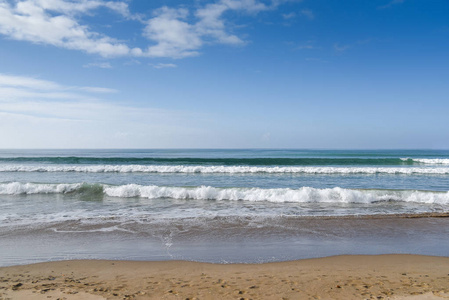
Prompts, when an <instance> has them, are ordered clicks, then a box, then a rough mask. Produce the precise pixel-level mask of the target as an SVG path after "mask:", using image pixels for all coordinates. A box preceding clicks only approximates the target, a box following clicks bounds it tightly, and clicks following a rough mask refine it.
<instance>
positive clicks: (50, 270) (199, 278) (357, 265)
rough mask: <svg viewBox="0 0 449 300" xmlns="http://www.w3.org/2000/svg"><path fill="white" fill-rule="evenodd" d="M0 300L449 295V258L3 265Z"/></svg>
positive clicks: (432, 296)
mask: <svg viewBox="0 0 449 300" xmlns="http://www.w3.org/2000/svg"><path fill="white" fill-rule="evenodd" d="M0 299H2V300H3V299H66V300H70V299H72V300H76V299H87V300H89V299H92V300H94V299H184V300H186V299H410V300H413V299H449V258H448V257H433V256H420V255H404V254H395V255H375V256H362V255H347V256H334V257H327V258H317V259H305V260H298V261H289V262H276V263H265V264H228V265H223V264H210V263H198V262H186V261H162V262H151V261H143V262H138V261H105V260H78V261H60V262H49V263H39V264H32V265H24V266H13V267H3V268H0Z"/></svg>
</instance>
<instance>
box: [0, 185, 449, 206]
mask: <svg viewBox="0 0 449 300" xmlns="http://www.w3.org/2000/svg"><path fill="white" fill-rule="evenodd" d="M76 192H78V193H83V194H85V193H88V194H91V195H97V194H102V195H106V196H109V197H120V198H133V197H141V198H147V199H163V198H170V199H186V200H187V199H191V200H216V201H221V200H228V201H251V202H255V201H268V202H278V203H279V202H281V203H282V202H292V203H362V204H369V203H376V202H386V201H403V202H416V203H427V204H449V192H431V191H414V190H403V191H399V190H398V191H396V190H353V189H344V188H340V187H335V188H326V189H318V188H312V187H301V188H298V189H290V188H277V189H262V188H217V187H212V186H199V187H164V186H155V185H150V186H142V185H137V184H127V185H120V186H110V185H100V184H93V185H89V184H83V183H73V184H44V183H19V182H12V183H2V184H0V194H1V195H20V194H67V193H76Z"/></svg>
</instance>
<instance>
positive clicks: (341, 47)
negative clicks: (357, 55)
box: [334, 43, 351, 52]
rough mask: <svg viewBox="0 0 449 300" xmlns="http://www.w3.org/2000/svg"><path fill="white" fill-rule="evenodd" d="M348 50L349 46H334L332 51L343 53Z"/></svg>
mask: <svg viewBox="0 0 449 300" xmlns="http://www.w3.org/2000/svg"><path fill="white" fill-rule="evenodd" d="M349 48H351V45H341V44H338V43H336V44H334V50H335V51H337V52H344V51H346V50H348V49H349Z"/></svg>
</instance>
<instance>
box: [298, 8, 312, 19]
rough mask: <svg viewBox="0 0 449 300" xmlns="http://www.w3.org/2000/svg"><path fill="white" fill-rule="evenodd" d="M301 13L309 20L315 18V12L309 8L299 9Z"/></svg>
mask: <svg viewBox="0 0 449 300" xmlns="http://www.w3.org/2000/svg"><path fill="white" fill-rule="evenodd" d="M301 15H302V16H304V17H306V18H308V19H309V20H313V19H315V14H314V13H313V11H311V10H310V9H303V10H301Z"/></svg>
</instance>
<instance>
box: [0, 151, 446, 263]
mask: <svg viewBox="0 0 449 300" xmlns="http://www.w3.org/2000/svg"><path fill="white" fill-rule="evenodd" d="M448 191H449V151H446V150H207V149H202V150H185V149H184V150H0V246H2V245H3V246H2V247H1V248H0V250H1V251H3V252H4V253H3V255H2V260H0V265H7V264H16V263H26V262H34V261H42V260H51V259H64V258H122V259H174V258H184V259H194V260H206V261H231V262H232V261H243V262H253V261H271V260H283V259H295V258H303V257H313V256H316V255H332V254H343V253H359V252H363V253H366V251H367V248H366V247H365V248H363V247H362V248H360V249H359V248H357V247H356V248H354V245H358V244H357V243H359V242H361V241H362V240H364V239H368V236H370V235H371V236H376V235H378V234H380V233H381V232H383V231H385V230H386V232H387V233H388V232H390V233H391V232H394V230H391V228H393V229H395V228H396V227H395V225H394V224H393V223H391V218H389V219H388V220H390V221H389V222H390V223H389V224H390V225H389V226H390V227H391V228H390V227H388V226H387V227H385V226H384V227H380V228H379V224H378V223H375V222H377V221H375V220H374V219H372V216H378V217H382V218H383V217H384V216H392V215H396V214H420V213H444V212H447V211H448V210H449V192H448ZM367 216H371V217H369V218H368V217H367ZM329 217H330V218H334V217H342V218H340V219H329ZM347 217H350V220H352V221H348V220H349V219H347ZM354 218H356V219H354ZM357 218H362V219H360V220H365V221H363V222H361V221H359V222H361V223H360V224H359V223H357V224H355V226H356V227H357V228H364V226H365V227H366V228H365V230H355V229H354V228H352V227H348V224H351V222H357V221H354V220H357ZM393 219H394V218H393ZM326 220H327V221H326ZM329 220H333V221H329ZM345 220H346V221H345ZM376 220H379V219H376ZM394 220H396V219H394ZM429 220H430V221H429ZM429 220H427V221H422V220H421V221H415V222H414V223H413V224H411V225H413V226H415V225H416V224H418V223H417V222H424V223H425V224H424V225H423V224H421V225H420V226H421V227H420V228H421V229H419V228H415V229H416V230H414V231H411V233H410V231H407V232H408V233H407V234H408V235H410V234H413V235H415V234H420V235H421V236H422V232H420V230H427V231H426V232H427V234H426V237H425V238H430V239H431V241H427V244H428V245H431V244H432V241H434V240H433V239H435V241H437V240H438V239H439V237H440V236H441V235H442V234H445V232H443V231H444V230H446V229H445V228H447V226H445V225H444V224H445V223H444V222H446V221H445V220H443V221H438V222H442V224H437V225H436V224H435V222H437V221H435V220H434V219H429ZM434 221H435V222H434ZM317 222H318V223H317ZM330 222H337V223H336V224H333V225H331V223H330ZM370 222H371V223H370ZM373 222H374V223H373ZM395 222H396V225H397V224H399V223H401V222H402V223H403V222H407V221H405V220H402V219H401V220H396V221H395ZM398 222H399V223H398ZM432 222H433V223H432ZM368 223H369V224H371V225H372V226H371V225H369V224H368ZM386 223H388V222H386ZM402 223H401V224H402ZM366 224H368V225H366ZM376 224H377V225H376ZM380 224H385V222H381V223H380ZM374 225H375V226H377V228H378V231H377V232H374V231H373V232H370V228H373V226H374ZM401 226H404V227H401ZM413 226H412V228H414V227H413ZM429 226H430V227H429ZM409 227H410V225H407V226H405V225H404V224H402V225H400V226H399V227H397V228H404V230H405V228H409ZM387 228H390V230H387ZM429 228H433V229H432V230H430V234H429V232H428V231H429ZM340 229H341V230H340ZM336 230H337V231H338V230H340V231H338V232H335V231H336ZM323 234H324V235H323ZM396 234H397V235H398V236H396V237H394V238H393V236H394V235H392V237H391V238H392V239H393V240H396V241H399V240H401V239H400V237H402V238H403V237H404V235H402V233H401V232H396ZM404 234H405V233H404ZM347 235H350V236H353V239H352V241H353V242H354V243H353V244H351V242H350V241H349V242H348V243H346V240H344V241H345V244H344V247H343V249H340V248H338V247H337V245H340V246H341V241H342V240H341V239H340V237H341V236H343V237H346V236H347ZM217 236H221V237H222V238H221V239H219V241H217V240H216V237H217ZM326 236H328V238H326ZM387 236H388V235H387ZM336 237H337V238H336ZM379 238H380V239H381V240H382V239H384V238H385V234H383V235H381V236H380V237H379ZM421 238H422V237H421ZM95 240H97V241H101V243H98V242H92V241H95ZM368 240H369V239H368ZM55 241H58V243H56V245H55ZM357 241H358V242H357ZM309 242H310V243H309ZM72 243H76V245H80V244H81V245H84V247H81V248H79V247H75V246H74V245H73V244H72ZM86 243H87V244H86ZM242 243H243V244H245V245H246V244H248V247H249V248H250V249H252V250H251V251H247V252H245V251H243V252H242V251H240V252H236V251H234V250H235V248H236V247H238V245H240V246H241V245H242ZM327 243H329V244H330V246H329V245H328V246H327V248H326V246H325V245H326V244H327ZM364 243H365V245H367V244H369V243H367V242H366V241H365V242H364ZM47 244H52V245H53V246H52V247H51V248H49V247H47V246H46V245H47ZM130 244H133V245H134V246H135V247H131V246H130ZM219 244H220V245H221V246H220V249H224V250H221V251H218V250H217V249H216V247H215V246H216V245H219ZM318 244H319V245H320V246H319V247H321V248H320V249H321V252H319V251H317V249H316V247H318ZM393 244H394V245H396V246H394V247H393V246H388V243H386V246H385V247H386V248H383V247H382V245H380V246H379V244H378V243H377V245H378V248H379V247H380V249H379V250H378V251H377V252H376V251H374V253H384V252H388V253H390V252H398V251H401V249H402V248H401V246H400V245H399V244H397V243H393ZM393 244H392V245H393ZM212 245H213V246H212ZM257 245H258V246H257ZM269 245H271V246H272V248H270V246H269ZM305 245H308V246H305ZM323 245H324V246H323ZM351 245H352V246H351ZM417 245H418V244H417ZM203 246H204V247H203ZM256 246H257V247H258V250H257V251H258V252H257V251H256V250H254V248H255V247H256ZM309 246H310V247H309ZM409 246H410V247H411V248H410V247H409V249H414V248H413V245H411V244H410V243H409ZM18 247H19V248H20V251H18V250H17V248H18ZM103 247H106V248H107V249H104V248H103ZM177 247H178V248H177ZM298 247H299V248H298ZM322 247H324V248H322ZM332 247H334V248H335V247H336V248H337V249H340V250H341V251H340V250H339V251H331V250H330V249H331V248H332ZM416 247H417V248H416ZM416 247H415V248H416V249H418V250H414V251H412V252H414V253H429V254H436V255H447V253H446V248H444V245H443V246H438V247H437V246H435V247H433V248H432V250H431V251H430V250H429V251H430V252H429V251H427V250H426V251H424V250H422V249H421V248H419V247H418V246H416ZM260 248H263V249H264V250H261V249H260ZM279 248H282V249H283V250H285V251H286V252H285V253H283V254H282V255H281V254H280V253H281V252H282V251H280V250H279ZM378 248H376V247H374V249H378ZM51 249H53V250H51ZM176 249H177V250H176ZM270 249H271V250H270ZM286 249H287V250H286ZM288 249H290V250H288ZM301 249H302V250H301ZM345 249H346V250H345ZM357 249H359V250H357ZM363 249H365V250H363ZM371 249H373V247H371ZM419 249H421V250H419ZM448 249H449V246H448ZM356 250H357V251H356ZM176 251H178V252H176ZM254 251H255V252H257V253H259V254H258V256H257V255H255V254H254V253H255V252H254ZM295 251H296V252H295ZM298 251H299V252H298ZM432 251H433V252H432ZM173 253H177V254H173ZM298 253H300V254H298ZM369 253H371V252H369ZM255 257H258V258H257V259H255Z"/></svg>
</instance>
